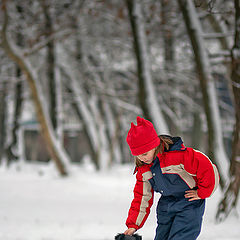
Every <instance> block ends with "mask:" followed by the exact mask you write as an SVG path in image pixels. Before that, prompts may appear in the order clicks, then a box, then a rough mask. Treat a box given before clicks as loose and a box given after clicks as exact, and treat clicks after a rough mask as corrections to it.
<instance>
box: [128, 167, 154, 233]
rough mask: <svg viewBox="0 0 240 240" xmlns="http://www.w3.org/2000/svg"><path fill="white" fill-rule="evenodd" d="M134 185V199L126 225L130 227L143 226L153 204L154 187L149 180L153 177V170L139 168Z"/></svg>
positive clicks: (137, 227)
mask: <svg viewBox="0 0 240 240" xmlns="http://www.w3.org/2000/svg"><path fill="white" fill-rule="evenodd" d="M136 178H137V181H136V184H135V187H134V191H133V192H134V199H133V201H132V203H131V206H130V209H129V212H128V218H127V221H126V225H127V227H128V228H135V229H139V228H141V227H142V226H143V225H144V223H145V221H146V220H147V218H148V216H149V213H150V208H151V206H152V204H153V189H152V186H151V184H150V182H149V181H148V180H149V179H150V178H152V173H151V171H150V170H149V171H147V172H144V173H143V172H142V171H141V170H138V172H137V175H136Z"/></svg>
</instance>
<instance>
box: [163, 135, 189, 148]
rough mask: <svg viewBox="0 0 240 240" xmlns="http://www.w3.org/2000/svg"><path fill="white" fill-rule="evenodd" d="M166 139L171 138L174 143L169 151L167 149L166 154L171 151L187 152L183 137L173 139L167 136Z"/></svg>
mask: <svg viewBox="0 0 240 240" xmlns="http://www.w3.org/2000/svg"><path fill="white" fill-rule="evenodd" d="M165 137H168V138H170V139H171V140H172V141H173V144H169V149H168V150H167V149H165V150H164V152H170V151H185V150H186V147H185V146H184V144H183V140H182V139H181V137H171V136H168V135H165Z"/></svg>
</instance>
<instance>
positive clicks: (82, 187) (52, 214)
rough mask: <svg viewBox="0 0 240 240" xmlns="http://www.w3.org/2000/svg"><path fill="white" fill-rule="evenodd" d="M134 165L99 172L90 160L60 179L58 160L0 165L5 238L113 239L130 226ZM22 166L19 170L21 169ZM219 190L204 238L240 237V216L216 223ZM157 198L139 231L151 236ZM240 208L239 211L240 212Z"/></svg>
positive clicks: (1, 236)
mask: <svg viewBox="0 0 240 240" xmlns="http://www.w3.org/2000/svg"><path fill="white" fill-rule="evenodd" d="M133 168H134V166H133V165H124V166H120V165H117V166H114V167H113V168H112V169H111V170H109V171H105V172H104V173H103V172H95V170H94V168H93V166H92V165H90V163H89V162H88V161H86V162H85V164H84V165H83V166H81V167H79V166H71V175H70V176H69V177H64V178H61V177H59V176H58V175H57V171H56V170H55V166H54V164H46V165H40V164H29V163H28V164H26V163H24V164H23V162H21V165H20V166H17V165H13V166H11V167H10V169H6V167H5V166H4V165H3V164H2V165H1V166H0V192H1V198H0V240H111V239H114V235H115V234H116V233H119V232H123V231H125V229H126V227H125V220H126V217H127V212H128V208H129V205H130V202H131V199H132V196H133V193H132V190H133V186H134V183H135V176H134V175H132V171H133ZM19 169H20V170H19ZM220 197H221V193H220V191H219V190H217V191H216V192H215V194H214V195H213V196H212V197H211V198H210V199H208V201H207V208H206V212H205V215H204V222H203V228H202V233H201V235H200V237H199V238H198V239H199V240H206V239H212V240H214V239H217V240H219V239H224V240H237V239H239V235H240V229H239V224H240V220H239V218H237V217H236V216H234V215H232V216H230V217H229V218H228V219H227V220H226V221H225V222H223V223H218V224H217V223H215V221H214V216H215V212H216V207H217V205H218V202H219V200H220ZM156 202H157V195H155V203H154V206H153V207H152V211H151V214H150V217H149V219H148V221H147V222H146V224H145V226H144V227H143V229H141V230H139V234H141V235H142V236H143V239H144V240H152V239H153V238H154V232H155V227H156V220H155V207H156ZM239 210H240V209H239V207H238V212H239Z"/></svg>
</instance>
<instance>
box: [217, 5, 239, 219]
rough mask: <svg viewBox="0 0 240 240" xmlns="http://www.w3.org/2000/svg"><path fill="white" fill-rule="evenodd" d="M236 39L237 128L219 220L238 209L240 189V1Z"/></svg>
mask: <svg viewBox="0 0 240 240" xmlns="http://www.w3.org/2000/svg"><path fill="white" fill-rule="evenodd" d="M234 4H235V38H234V45H233V47H232V50H231V57H232V74H231V80H232V90H233V95H234V106H235V128H234V132H233V144H232V157H231V166H230V183H229V185H228V188H227V190H226V192H225V194H224V197H223V199H222V200H221V202H220V204H219V206H218V212H217V215H216V217H217V219H218V220H219V221H222V220H224V219H225V218H226V217H227V216H228V215H229V213H230V212H231V210H233V209H234V208H236V206H237V202H238V196H239V189H240V0H235V1H234Z"/></svg>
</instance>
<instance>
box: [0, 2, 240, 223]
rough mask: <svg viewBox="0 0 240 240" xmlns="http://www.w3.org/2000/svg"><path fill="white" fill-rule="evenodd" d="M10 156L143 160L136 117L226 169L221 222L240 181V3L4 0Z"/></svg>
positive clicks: (0, 80) (3, 95) (13, 160)
mask: <svg viewBox="0 0 240 240" xmlns="http://www.w3.org/2000/svg"><path fill="white" fill-rule="evenodd" d="M0 4H1V5H0V7H1V10H0V30H1V39H0V55H1V57H0V164H1V167H4V168H6V169H7V168H9V167H10V166H12V165H14V164H15V166H18V169H19V170H21V167H20V166H21V163H28V164H32V163H35V164H42V163H51V162H54V164H55V166H56V171H57V172H58V173H59V176H62V177H67V176H69V175H70V174H71V171H70V169H71V166H72V165H75V164H78V165H79V166H81V164H83V163H84V159H86V157H87V158H88V159H90V161H91V162H92V164H93V165H94V168H95V170H96V171H99V172H104V171H107V170H109V169H111V168H112V167H114V166H116V165H121V164H127V163H130V162H132V158H131V156H130V153H129V150H128V147H127V145H126V142H125V139H126V134H127V130H128V128H129V124H130V122H131V121H135V119H136V116H138V115H139V116H143V117H145V118H147V119H149V120H151V121H152V122H153V123H154V125H155V127H156V129H157V132H158V133H159V134H171V135H180V136H182V137H183V139H184V141H185V144H186V145H187V146H191V147H194V148H196V149H199V150H201V151H203V152H205V153H206V154H207V155H208V156H209V157H210V159H211V160H212V161H213V163H215V164H216V165H217V167H218V169H219V172H220V175H221V181H220V189H221V192H222V197H221V201H220V202H219V205H218V210H217V214H216V219H217V220H218V221H223V220H224V219H226V217H227V216H228V215H229V213H230V212H231V211H232V210H234V209H236V206H237V203H238V201H237V200H238V194H239V187H240V1H239V0H232V1H231V0H228V1H226V0H219V1H213V0H211V1H210V0H208V1H207V0H196V1H192V0H178V1H173V0H169V1H168V0H143V1H140V0H126V1H117V0H91V1H86V0H79V1H77V0H61V1H59V0H35V1H31V0H22V1H18V0H1V3H0Z"/></svg>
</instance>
